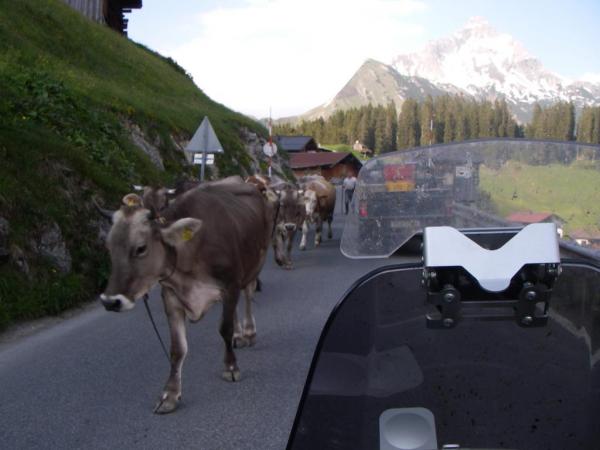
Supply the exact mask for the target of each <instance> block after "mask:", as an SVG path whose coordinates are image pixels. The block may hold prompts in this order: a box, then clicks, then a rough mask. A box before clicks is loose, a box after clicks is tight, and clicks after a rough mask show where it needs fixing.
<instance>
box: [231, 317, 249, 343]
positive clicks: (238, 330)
mask: <svg viewBox="0 0 600 450" xmlns="http://www.w3.org/2000/svg"><path fill="white" fill-rule="evenodd" d="M245 346H246V340H245V339H244V331H243V330H242V325H241V324H240V320H239V319H238V312H237V308H235V311H234V312H233V347H234V348H241V347H245Z"/></svg>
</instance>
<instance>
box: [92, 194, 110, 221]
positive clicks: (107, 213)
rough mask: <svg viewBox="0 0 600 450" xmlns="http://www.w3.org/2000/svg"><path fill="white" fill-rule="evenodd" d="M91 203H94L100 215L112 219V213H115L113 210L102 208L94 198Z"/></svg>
mask: <svg viewBox="0 0 600 450" xmlns="http://www.w3.org/2000/svg"><path fill="white" fill-rule="evenodd" d="M92 203H93V204H94V206H95V207H96V209H97V210H98V212H99V213H100V215H101V216H102V217H106V218H107V219H110V220H112V218H113V214H114V213H115V212H114V211H111V210H109V209H104V208H102V207H101V206H100V205H99V204H98V202H97V201H96V199H95V198H93V199H92Z"/></svg>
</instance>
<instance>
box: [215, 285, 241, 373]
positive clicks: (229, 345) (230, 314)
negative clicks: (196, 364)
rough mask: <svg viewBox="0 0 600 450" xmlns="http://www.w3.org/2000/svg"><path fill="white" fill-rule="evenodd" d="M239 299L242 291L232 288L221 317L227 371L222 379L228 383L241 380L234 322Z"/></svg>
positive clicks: (225, 300) (224, 302) (227, 294)
mask: <svg viewBox="0 0 600 450" xmlns="http://www.w3.org/2000/svg"><path fill="white" fill-rule="evenodd" d="M239 297H240V290H239V289H238V288H230V289H228V290H227V292H226V295H225V298H224V299H223V315H222V316H221V326H220V327H219V332H220V333H221V337H222V338H223V341H224V342H225V370H224V371H223V374H222V377H223V379H224V380H226V381H239V380H240V379H241V374H240V370H239V369H238V366H237V362H236V359H235V353H233V327H234V323H233V322H234V316H235V309H236V307H237V303H238V299H239Z"/></svg>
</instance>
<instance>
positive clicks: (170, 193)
mask: <svg viewBox="0 0 600 450" xmlns="http://www.w3.org/2000/svg"><path fill="white" fill-rule="evenodd" d="M175 192H176V189H167V194H169V195H175Z"/></svg>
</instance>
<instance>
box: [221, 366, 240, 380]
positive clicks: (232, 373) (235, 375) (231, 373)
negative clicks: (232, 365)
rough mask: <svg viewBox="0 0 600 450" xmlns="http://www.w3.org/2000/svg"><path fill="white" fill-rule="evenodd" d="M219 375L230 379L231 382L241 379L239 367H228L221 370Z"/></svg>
mask: <svg viewBox="0 0 600 450" xmlns="http://www.w3.org/2000/svg"><path fill="white" fill-rule="evenodd" d="M221 377H223V379H224V380H225V381H231V382H232V383H233V382H235V381H240V380H241V379H242V374H241V373H240V371H239V369H228V370H224V371H223V373H222V374H221Z"/></svg>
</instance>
